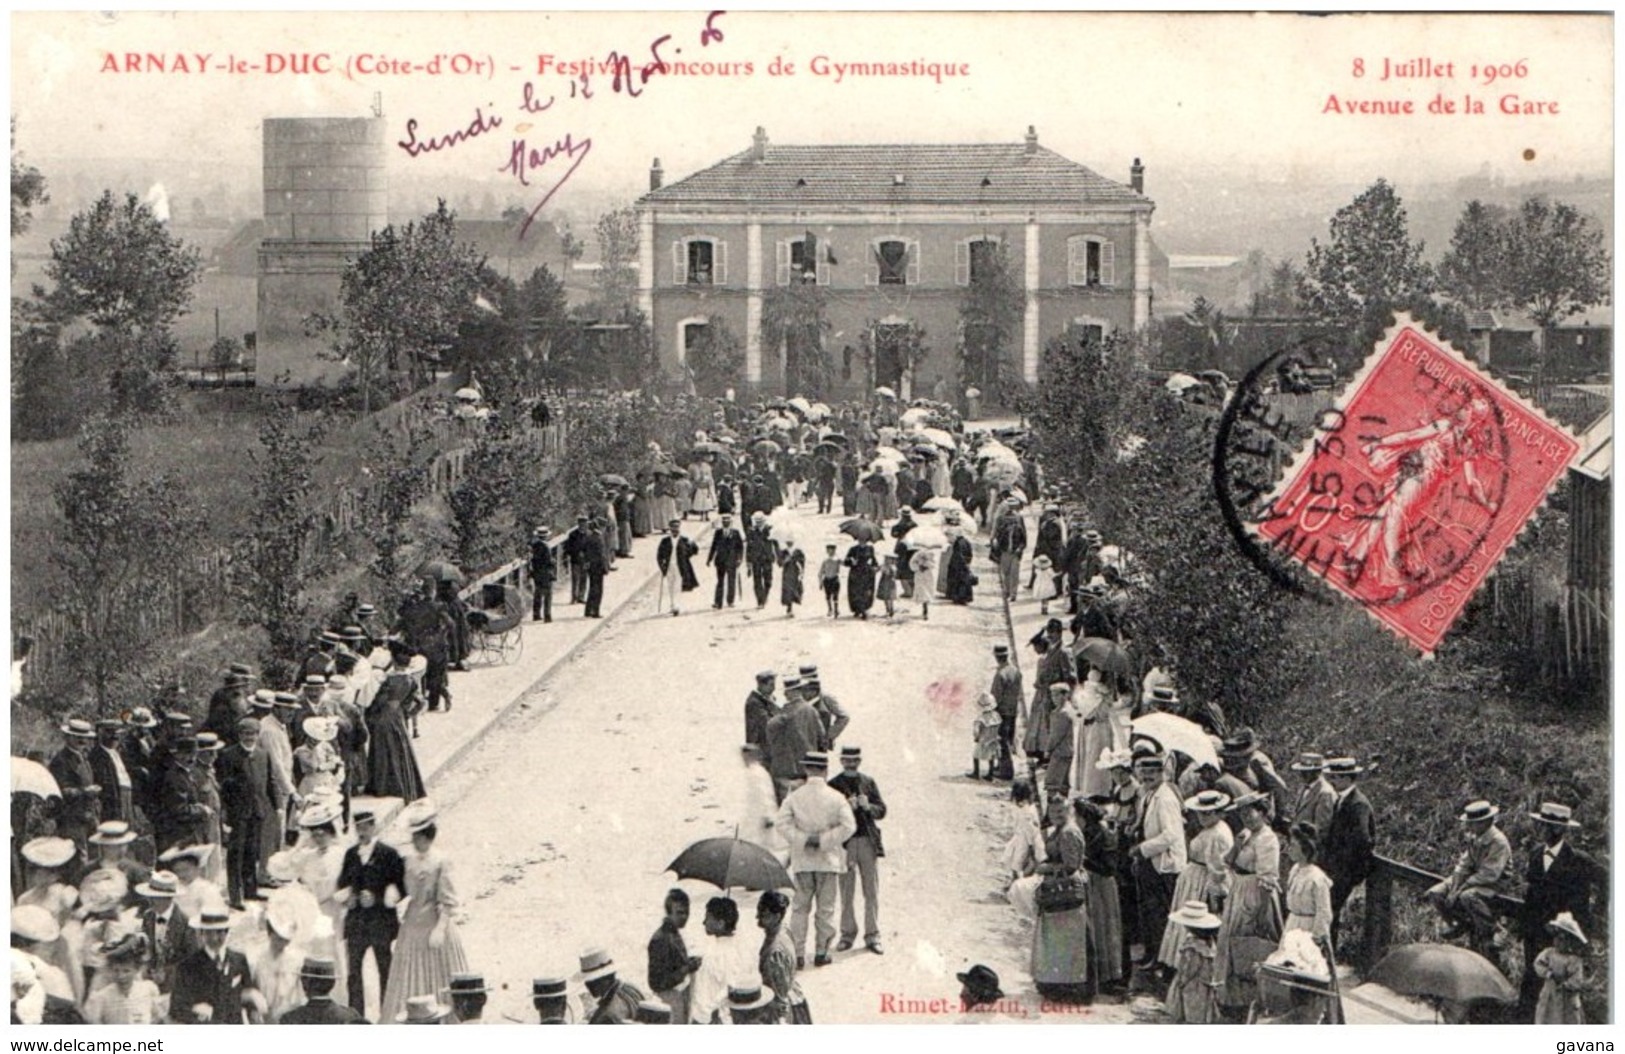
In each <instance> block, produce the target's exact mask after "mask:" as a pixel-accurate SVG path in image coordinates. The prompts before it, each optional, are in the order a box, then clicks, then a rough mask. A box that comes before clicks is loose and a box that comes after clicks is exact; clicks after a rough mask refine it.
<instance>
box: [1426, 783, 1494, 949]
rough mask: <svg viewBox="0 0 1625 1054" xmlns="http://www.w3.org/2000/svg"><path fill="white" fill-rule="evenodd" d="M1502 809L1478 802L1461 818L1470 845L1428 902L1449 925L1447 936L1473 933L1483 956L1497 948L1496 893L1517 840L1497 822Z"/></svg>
mask: <svg viewBox="0 0 1625 1054" xmlns="http://www.w3.org/2000/svg"><path fill="white" fill-rule="evenodd" d="M1499 815H1501V810H1500V808H1499V807H1497V806H1495V805H1492V804H1491V803H1489V802H1487V801H1475V802H1472V803H1470V804H1469V805H1468V806H1467V807H1466V808H1465V809H1463V810H1462V812H1461V815H1460V816H1458V817H1456V819H1457V820H1458V821H1459V822H1460V823H1461V825H1462V832H1463V834H1464V836H1465V839H1466V842H1467V847H1466V848H1465V849H1463V850H1462V853H1461V856H1460V857H1458V858H1457V859H1456V867H1455V870H1453V871H1451V872H1450V874H1449V875H1448V876H1447V877H1446V878H1445V879H1444V880H1443V881H1442V882H1439V883H1437V884H1436V885H1434V886H1433V887H1432V888H1430V889H1429V890H1428V891H1427V893H1426V897H1427V901H1428V903H1429V904H1431V905H1433V908H1434V909H1435V910H1436V911H1438V913H1439V914H1440V915H1442V916H1444V920H1445V922H1446V923H1447V924H1448V926H1447V928H1446V930H1445V932H1444V934H1443V936H1444V939H1445V940H1452V939H1454V938H1456V937H1459V936H1461V935H1462V934H1463V933H1465V934H1467V937H1468V946H1469V947H1471V948H1472V949H1473V950H1474V951H1476V952H1478V953H1479V954H1480V955H1483V954H1484V953H1485V952H1486V951H1490V950H1491V941H1492V940H1493V938H1494V936H1495V908H1494V906H1493V904H1492V901H1493V899H1494V898H1495V896H1496V894H1498V893H1500V892H1501V886H1502V884H1503V882H1504V881H1505V879H1506V878H1507V871H1508V865H1509V864H1511V863H1512V843H1510V842H1508V841H1507V836H1506V835H1505V834H1504V833H1502V831H1501V829H1500V828H1499V827H1497V826H1496V825H1495V818H1496V817H1497V816H1499Z"/></svg>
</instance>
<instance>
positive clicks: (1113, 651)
mask: <svg viewBox="0 0 1625 1054" xmlns="http://www.w3.org/2000/svg"><path fill="white" fill-rule="evenodd" d="M1073 654H1074V655H1075V656H1076V657H1077V658H1079V659H1082V660H1083V661H1084V662H1087V663H1088V664H1089V665H1090V666H1093V667H1094V668H1095V669H1097V670H1099V671H1100V674H1101V676H1102V677H1111V676H1116V675H1126V674H1131V673H1133V672H1134V660H1133V659H1132V658H1131V657H1130V656H1129V653H1128V649H1127V648H1125V647H1123V646H1122V645H1121V644H1119V643H1117V642H1116V641H1115V640H1111V639H1110V638H1107V637H1085V638H1083V640H1081V641H1079V642H1078V646H1077V648H1076V649H1074V651H1073Z"/></svg>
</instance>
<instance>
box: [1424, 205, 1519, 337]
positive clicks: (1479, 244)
mask: <svg viewBox="0 0 1625 1054" xmlns="http://www.w3.org/2000/svg"><path fill="white" fill-rule="evenodd" d="M1505 215H1506V210H1505V209H1502V208H1500V207H1499V206H1496V205H1486V204H1484V203H1483V202H1482V201H1478V200H1476V199H1475V200H1473V201H1469V202H1468V203H1467V205H1466V207H1465V208H1463V209H1462V210H1461V216H1460V218H1458V219H1457V220H1456V229H1455V231H1453V232H1452V233H1451V235H1450V250H1449V251H1448V252H1446V253H1445V254H1444V259H1443V260H1442V261H1440V263H1439V288H1440V289H1441V290H1442V291H1443V292H1446V293H1448V294H1450V295H1451V296H1453V297H1455V298H1456V299H1457V300H1458V301H1460V302H1461V303H1462V304H1463V305H1465V306H1466V307H1468V308H1470V309H1472V310H1475V311H1488V310H1489V309H1490V308H1493V307H1498V306H1500V305H1501V304H1503V303H1505V302H1506V298H1507V286H1508V274H1507V245H1506V230H1505V228H1504V226H1503V223H1504V220H1505Z"/></svg>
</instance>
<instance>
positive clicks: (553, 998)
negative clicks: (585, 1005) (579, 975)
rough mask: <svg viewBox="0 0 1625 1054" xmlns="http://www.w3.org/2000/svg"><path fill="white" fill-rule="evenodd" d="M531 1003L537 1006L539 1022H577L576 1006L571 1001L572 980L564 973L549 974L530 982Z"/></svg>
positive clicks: (565, 1023)
mask: <svg viewBox="0 0 1625 1054" xmlns="http://www.w3.org/2000/svg"><path fill="white" fill-rule="evenodd" d="M530 1005H531V1006H533V1007H535V1008H536V1017H537V1023H538V1024H542V1025H573V1024H575V1020H576V1015H575V1007H574V1006H573V1005H571V1003H570V981H569V978H567V977H565V976H564V974H563V973H553V974H548V975H547V976H546V977H538V978H536V979H535V980H533V981H532V982H531V983H530Z"/></svg>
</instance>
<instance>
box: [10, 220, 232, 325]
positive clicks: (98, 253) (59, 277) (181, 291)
mask: <svg viewBox="0 0 1625 1054" xmlns="http://www.w3.org/2000/svg"><path fill="white" fill-rule="evenodd" d="M202 269H203V262H202V257H201V256H200V255H199V253H198V251H197V249H195V248H193V247H192V246H189V245H187V244H186V243H185V242H183V241H182V240H181V239H179V238H176V237H174V236H173V235H171V234H170V233H169V228H168V226H167V225H166V224H165V223H163V222H162V221H161V220H159V219H158V217H157V216H155V215H154V214H153V211H152V210H151V209H150V208H148V207H147V206H146V205H144V204H142V202H141V200H140V199H139V198H137V197H136V196H135V195H134V194H126V195H125V197H124V201H123V203H122V204H120V203H118V202H116V201H114V200H113V192H112V191H110V190H109V191H104V192H103V193H102V196H101V197H100V198H99V199H98V200H97V201H96V204H94V205H92V206H91V207H90V209H89V211H86V212H81V213H78V214H76V215H75V216H74V217H73V218H72V219H71V220H69V221H68V230H67V233H66V234H64V235H63V236H62V237H61V238H59V239H56V240H54V241H52V242H51V259H50V261H49V262H48V263H47V264H46V265H45V274H46V276H47V277H48V278H50V279H51V281H52V282H53V283H54V287H53V288H52V289H51V290H50V291H49V292H48V293H47V292H45V291H43V290H41V289H40V288H39V287H35V295H36V296H38V297H42V298H44V299H46V300H47V301H48V303H49V304H50V306H51V308H52V309H53V310H54V311H55V312H56V313H57V314H58V316H59V317H61V318H62V319H63V320H67V319H74V318H85V319H89V320H90V322H91V323H93V324H94V325H95V326H97V327H98V328H100V329H103V330H109V331H116V332H120V333H142V332H151V331H156V330H163V329H167V328H168V326H169V325H170V323H172V322H174V321H175V319H176V318H178V317H180V316H181V315H182V314H183V313H185V311H186V307H187V304H188V303H190V302H191V299H192V287H193V286H194V285H195V284H196V283H197V279H198V276H199V274H201V272H202Z"/></svg>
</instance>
